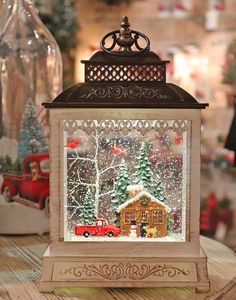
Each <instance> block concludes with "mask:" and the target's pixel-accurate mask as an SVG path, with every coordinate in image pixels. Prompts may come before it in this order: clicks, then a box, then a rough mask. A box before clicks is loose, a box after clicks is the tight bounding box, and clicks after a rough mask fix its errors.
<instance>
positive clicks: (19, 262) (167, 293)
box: [0, 235, 236, 300]
mask: <svg viewBox="0 0 236 300" xmlns="http://www.w3.org/2000/svg"><path fill="white" fill-rule="evenodd" d="M48 239H49V238H48V236H35V235H34V236H33V235H32V236H0V299H4V300H9V299H20V300H21V299H22V300H28V299H33V300H38V299H63V300H67V299H73V300H74V299H80V300H132V299H135V300H145V299H147V300H151V299H158V300H162V299H163V300H165V299H168V300H171V299H174V300H185V299H186V300H192V299H212V300H213V299H214V300H220V299H224V300H234V299H236V255H235V253H234V252H233V251H232V250H230V249H229V248H227V247H225V246H224V245H222V244H220V243H218V242H216V241H213V240H210V239H208V238H205V237H201V245H202V247H203V249H204V250H205V252H206V254H207V256H208V271H209V276H210V281H211V291H210V293H208V294H195V293H194V292H193V290H192V289H189V288H185V289H182V288H149V289H147V288H146V289H144V288H139V289H138V288H129V289H128V288H126V289H115V288H109V289H103V288H74V289H72V288H70V289H60V290H56V291H55V292H54V294H40V293H39V291H38V281H39V279H40V276H41V269H42V255H43V253H44V251H45V249H46V247H47V243H48Z"/></svg>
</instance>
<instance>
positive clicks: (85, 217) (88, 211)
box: [79, 189, 96, 225]
mask: <svg viewBox="0 0 236 300" xmlns="http://www.w3.org/2000/svg"><path fill="white" fill-rule="evenodd" d="M95 220H96V215H95V204H94V199H93V194H92V192H91V190H90V189H88V190H87V193H86V194H85V199H84V205H83V207H81V211H80V214H79V221H80V223H82V224H83V225H91V224H93V222H94V221H95Z"/></svg>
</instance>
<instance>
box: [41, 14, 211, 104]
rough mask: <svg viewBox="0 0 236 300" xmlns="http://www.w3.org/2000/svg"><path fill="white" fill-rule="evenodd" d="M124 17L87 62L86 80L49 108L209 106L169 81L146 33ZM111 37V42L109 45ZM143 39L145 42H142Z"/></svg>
mask: <svg viewBox="0 0 236 300" xmlns="http://www.w3.org/2000/svg"><path fill="white" fill-rule="evenodd" d="M129 27H130V24H129V21H128V18H127V17H124V18H123V20H122V23H121V28H120V30H115V31H112V32H110V33H108V34H106V35H105V36H104V37H103V39H102V40H101V43H100V46H101V48H102V51H98V52H96V53H95V54H94V55H93V56H92V57H91V58H90V59H89V60H82V61H81V62H82V63H83V64H84V65H85V74H84V76H85V83H79V84H76V85H74V86H72V87H70V88H68V89H67V90H65V91H63V92H62V93H61V94H60V95H59V96H58V97H56V99H55V100H54V101H53V102H51V103H44V106H45V107H47V108H76V107H84V108H90V107H91V108H92V107H94V108H106V107H107V108H109V107H112V108H116V107H121V108H122V107H124V108H126V107H133V108H148V107H153V108H193V109H195V108H196V109H201V108H205V107H206V106H208V104H206V103H198V102H197V100H196V99H195V98H194V97H192V96H191V95H190V94H189V93H188V92H186V91H185V90H183V89H182V88H180V87H178V86H177V85H175V84H171V83H166V64H167V63H168V61H165V60H161V59H160V57H159V56H158V55H157V54H155V53H154V52H152V51H150V41H149V39H148V37H147V36H146V35H144V34H143V33H140V32H138V31H134V30H131V29H130V28H129ZM109 39H111V40H112V42H111V45H110V46H106V44H107V40H109ZM140 40H142V45H143V44H144V46H141V45H140V44H139V41H140Z"/></svg>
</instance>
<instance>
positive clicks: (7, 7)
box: [0, 0, 13, 34]
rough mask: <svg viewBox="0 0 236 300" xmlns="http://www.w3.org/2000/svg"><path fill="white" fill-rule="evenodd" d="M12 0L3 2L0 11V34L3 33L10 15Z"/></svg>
mask: <svg viewBox="0 0 236 300" xmlns="http://www.w3.org/2000/svg"><path fill="white" fill-rule="evenodd" d="M12 4H13V0H3V1H2V9H1V11H0V34H1V33H2V32H3V30H4V27H5V25H6V23H7V20H8V19H9V17H10V15H11V10H12Z"/></svg>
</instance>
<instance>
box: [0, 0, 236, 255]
mask: <svg viewBox="0 0 236 300" xmlns="http://www.w3.org/2000/svg"><path fill="white" fill-rule="evenodd" d="M1 2H2V1H1ZM35 5H36V7H37V9H38V11H39V14H40V17H41V19H42V20H43V22H44V24H46V26H47V27H48V29H49V30H50V31H51V33H52V34H53V36H54V37H55V39H56V41H57V42H58V44H59V47H60V50H61V52H62V58H63V75H64V77H63V85H64V88H65V87H68V86H70V85H72V84H73V83H75V82H79V81H83V80H84V78H83V66H82V64H81V63H80V60H81V59H89V58H90V57H91V55H93V54H94V53H95V52H96V51H98V50H99V43H100V39H101V37H103V36H104V34H106V33H107V32H109V31H112V30H116V29H118V25H119V24H120V22H121V19H122V17H123V16H124V15H127V16H128V17H129V20H130V23H131V28H132V29H134V30H137V31H141V32H143V33H144V34H146V35H147V36H148V37H149V38H150V40H151V50H152V51H154V52H156V53H157V54H158V55H159V56H160V57H161V58H162V59H168V60H170V63H169V66H168V74H167V80H168V81H169V82H173V83H176V84H178V85H180V86H181V87H182V88H184V89H186V90H187V91H188V92H189V93H191V94H192V95H193V96H194V97H196V99H197V100H198V101H199V102H209V104H210V106H209V108H208V109H206V110H205V111H203V112H202V140H201V142H202V181H201V219H200V228H201V232H202V234H204V235H207V236H211V237H214V238H215V239H218V240H220V241H222V242H224V243H225V244H226V245H228V246H229V247H231V248H232V249H234V250H236V168H235V166H236V165H235V158H234V154H235V152H236V121H235V123H234V122H233V120H234V117H235V115H234V112H235V105H236V1H235V0H90V1H87V0H79V1H73V0H35Z"/></svg>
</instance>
